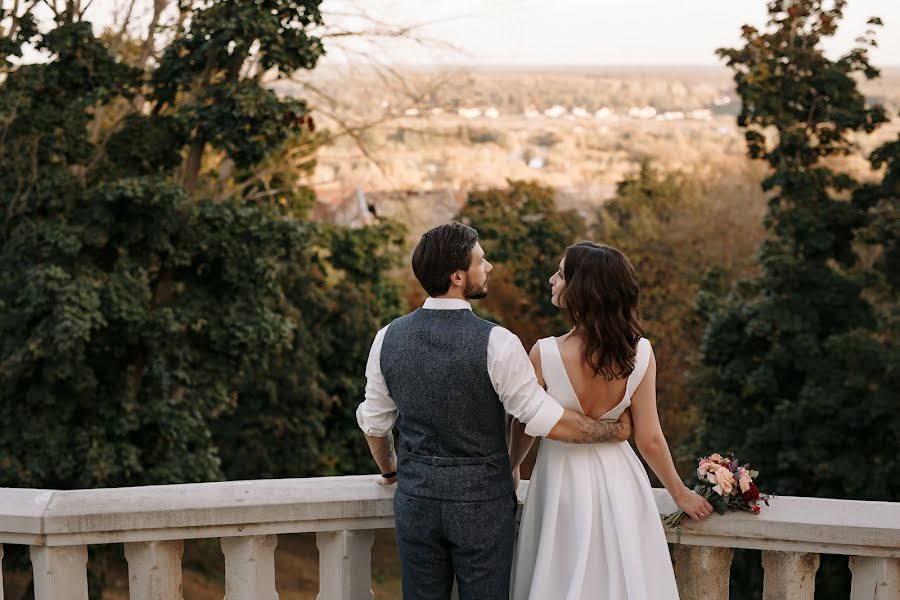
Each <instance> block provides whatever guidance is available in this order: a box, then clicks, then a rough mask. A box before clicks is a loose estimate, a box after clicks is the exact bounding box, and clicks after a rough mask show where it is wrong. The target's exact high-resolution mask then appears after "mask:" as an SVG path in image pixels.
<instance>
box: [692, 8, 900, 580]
mask: <svg viewBox="0 0 900 600" xmlns="http://www.w3.org/2000/svg"><path fill="white" fill-rule="evenodd" d="M845 4H846V3H845V2H844V1H843V0H835V1H834V2H833V3H831V4H830V5H828V6H825V5H823V3H822V2H819V1H816V0H773V1H771V2H769V15H770V19H769V25H768V29H767V30H766V31H764V32H760V31H758V30H756V29H755V28H753V27H749V26H745V27H744V28H743V39H744V45H743V46H742V47H740V48H734V49H723V50H720V51H719V55H720V56H721V57H723V58H725V59H727V61H728V65H729V66H730V67H731V68H732V69H733V70H734V72H735V76H734V78H735V83H736V84H737V91H738V94H739V95H740V96H741V100H742V108H741V112H740V115H739V116H738V124H739V125H740V126H742V127H744V128H745V130H746V140H747V147H748V153H749V155H750V156H751V157H752V158H756V159H760V160H763V161H765V162H766V163H767V164H768V165H769V167H770V169H771V175H770V176H769V177H768V178H767V179H766V181H765V182H764V188H765V189H766V190H767V191H769V192H770V193H771V197H770V202H769V210H768V214H767V216H766V221H765V222H766V226H767V228H768V229H769V231H770V233H771V238H770V239H769V240H767V241H765V242H764V243H763V245H762V247H761V250H760V254H759V260H760V266H761V269H762V274H761V275H760V276H759V277H758V278H756V279H752V280H746V281H742V282H739V283H738V284H736V285H734V286H732V287H731V288H730V289H729V290H728V291H727V292H726V293H724V294H719V295H717V294H715V293H703V294H701V295H700V296H699V298H698V300H699V304H700V306H701V308H702V310H703V311H704V312H705V313H706V315H707V316H708V318H709V326H708V328H707V331H706V333H705V337H704V344H703V365H704V368H703V369H702V370H700V371H699V372H698V373H697V374H696V379H695V383H696V385H695V388H694V389H695V391H696V397H697V398H698V399H699V400H700V403H701V407H702V414H703V415H704V416H705V417H706V419H707V420H706V425H705V427H701V428H700V429H699V431H698V436H697V443H696V446H695V447H696V449H697V450H696V451H697V453H698V454H700V453H705V452H708V451H713V450H729V449H734V450H735V451H736V452H738V453H739V455H740V456H742V457H745V458H747V459H748V460H751V461H752V462H753V463H754V464H755V465H756V466H758V467H759V470H760V471H761V473H762V475H761V477H760V481H761V484H762V487H763V488H764V489H766V488H768V489H769V490H771V491H775V492H778V493H780V494H795V495H803V496H828V497H837V498H857V499H869V500H886V499H895V498H897V497H898V495H900V484H898V482H897V480H896V478H894V477H892V475H891V474H892V473H893V472H894V471H896V469H897V468H898V466H900V465H898V460H897V454H896V452H895V450H894V449H895V448H896V447H897V444H898V439H897V436H898V431H900V420H898V419H900V416H898V414H897V411H896V409H895V407H892V406H891V401H890V400H889V398H890V394H891V392H890V390H891V389H895V386H896V383H897V381H896V373H897V363H896V354H894V355H893V357H892V355H891V352H890V351H889V348H888V346H887V344H886V343H885V341H884V339H883V338H882V337H881V336H880V335H879V334H878V332H877V327H876V315H875V312H874V311H873V307H872V305H871V304H870V302H869V301H868V300H867V297H866V296H865V295H864V291H865V290H864V288H865V285H866V282H867V281H868V280H869V279H870V273H867V272H866V270H865V269H864V268H863V266H862V264H861V263H860V261H859V255H858V252H857V242H858V241H859V239H860V234H861V231H862V229H863V228H864V227H866V226H869V225H870V221H871V219H872V218H873V213H871V212H869V211H867V210H866V209H865V207H864V206H862V205H861V203H860V202H851V201H848V200H847V198H846V197H847V196H848V192H851V191H853V190H855V189H857V188H858V187H859V186H858V184H857V182H856V181H854V180H853V179H852V178H851V177H850V176H849V175H847V174H846V173H841V172H837V171H835V170H834V169H832V168H831V166H830V163H829V162H828V161H827V160H826V159H828V158H830V157H834V156H842V155H846V154H849V153H851V152H852V151H853V150H854V145H853V142H852V136H853V134H854V133H856V132H865V133H868V132H871V131H872V130H873V129H874V128H875V127H877V126H878V124H879V123H881V122H883V121H884V120H885V115H884V112H883V110H882V109H881V108H880V107H877V106H875V107H870V106H867V104H866V102H865V98H864V97H863V96H862V94H861V93H860V92H859V90H858V88H857V79H856V78H855V76H856V75H857V74H858V75H861V76H863V77H866V78H873V77H876V76H877V75H878V72H877V70H876V69H874V68H873V67H872V66H871V65H870V64H869V62H868V57H867V51H866V47H867V45H869V44H871V43H872V42H873V40H872V39H865V40H863V42H864V44H863V45H862V46H860V47H858V48H855V49H853V50H852V51H850V52H849V53H847V54H846V55H844V56H842V57H840V58H838V59H837V60H830V59H828V58H827V57H826V56H825V55H824V53H823V52H822V49H821V42H822V39H823V38H826V37H829V36H831V35H833V34H834V32H835V30H836V28H837V25H838V23H839V21H840V19H841V17H842V16H843V10H844V7H845ZM870 23H871V24H872V25H877V24H878V23H879V22H878V20H877V19H873V20H872V21H870ZM868 37H869V38H871V33H870V34H869V36H868ZM723 419H724V420H725V423H727V425H724V424H723V422H722V421H723ZM848 441H850V443H848ZM860 474H864V475H863V476H860ZM742 564H743V563H742ZM845 570H846V566H845V564H844V566H843V567H838V566H837V565H835V564H832V563H827V562H826V561H823V567H822V569H821V571H820V586H819V588H820V589H821V590H822V591H823V593H824V592H825V591H826V590H827V591H828V596H827V597H832V596H831V595H832V594H834V597H838V596H841V595H843V596H846V593H847V590H846V585H847V584H846V577H845V576H844V573H843V572H844V571H845ZM736 571H738V572H737V573H735V577H733V580H732V583H733V584H734V585H733V587H732V592H733V594H734V596H735V597H738V598H743V597H750V595H749V591H750V590H751V588H750V587H748V586H747V585H746V583H745V582H744V581H743V579H744V575H745V573H742V571H743V568H738V569H736Z"/></svg>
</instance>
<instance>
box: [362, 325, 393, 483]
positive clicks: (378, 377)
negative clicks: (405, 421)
mask: <svg viewBox="0 0 900 600" xmlns="http://www.w3.org/2000/svg"><path fill="white" fill-rule="evenodd" d="M386 331H387V327H385V328H383V329H381V331H379V332H378V333H377V334H376V335H375V341H373V342H372V348H371V350H369V360H368V362H367V363H366V397H365V400H364V401H363V402H362V403H361V404H360V405H359V407H358V408H357V409H356V422H357V423H358V424H359V427H360V429H362V430H363V433H365V434H366V442H368V444H369V451H370V452H371V453H372V458H374V459H375V462H376V463H377V464H378V468H379V469H381V473H382V474H385V473H395V472H396V470H397V456H396V453H395V452H394V436H393V434H392V433H391V430H392V429H393V427H394V423H395V422H396V420H397V415H398V411H397V404H396V403H395V402H394V399H393V398H391V394H390V392H389V391H388V388H387V383H386V382H385V380H384V375H383V374H382V372H381V345H382V343H383V341H384V334H385V332H386ZM395 481H397V477H396V475H394V476H393V477H383V478H382V479H381V480H380V481H379V483H382V484H384V485H389V484H391V483H394V482H395Z"/></svg>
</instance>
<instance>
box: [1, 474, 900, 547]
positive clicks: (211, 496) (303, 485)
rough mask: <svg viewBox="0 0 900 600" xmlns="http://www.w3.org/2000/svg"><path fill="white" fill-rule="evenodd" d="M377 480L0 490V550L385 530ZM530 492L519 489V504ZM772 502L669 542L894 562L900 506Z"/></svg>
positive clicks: (385, 493)
mask: <svg viewBox="0 0 900 600" xmlns="http://www.w3.org/2000/svg"><path fill="white" fill-rule="evenodd" d="M378 479H379V478H378V476H377V475H360V476H349V477H321V478H309V479H270V480H257V481H231V482H212V483H195V484H182V485H163V486H144V487H132V488H112V489H96V490H71V491H53V490H27V489H10V488H0V543H11V544H30V545H52V546H57V545H75V544H97V543H113V542H124V541H146V540H162V539H186V538H202V537H229V536H236V535H267V534H271V533H294V532H301V531H333V530H338V529H348V530H353V529H372V528H378V527H391V526H392V525H393V500H392V498H393V494H394V489H393V488H386V487H383V486H380V485H378V484H377V482H378ZM527 489H528V482H522V485H521V487H520V490H519V494H520V496H521V497H524V495H525V494H526V493H527ZM653 493H654V497H655V500H656V503H657V507H658V509H659V512H660V514H665V513H668V512H672V511H674V510H675V508H676V507H675V504H674V502H672V499H671V498H670V497H669V494H668V493H667V492H666V491H665V490H663V489H654V490H653ZM770 503H771V506H769V507H765V508H764V510H763V512H762V514H760V515H752V514H745V513H732V514H729V515H727V516H726V517H722V516H718V515H714V516H713V517H711V518H709V519H707V520H705V521H703V522H701V523H698V524H694V523H692V522H689V523H688V524H687V525H685V527H684V528H683V529H682V531H681V532H680V533H676V532H674V531H667V536H668V538H669V541H671V542H677V543H682V544H687V545H706V546H722V547H736V548H758V549H772V550H790V551H802V552H830V553H836V554H852V555H861V556H889V557H900V503H891V502H860V501H850V500H833V499H824V498H798V497H790V496H781V497H777V498H773V499H772V500H771V501H770Z"/></svg>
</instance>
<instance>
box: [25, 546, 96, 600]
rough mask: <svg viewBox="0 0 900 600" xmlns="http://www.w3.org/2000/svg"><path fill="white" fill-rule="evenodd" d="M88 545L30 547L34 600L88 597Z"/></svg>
mask: <svg viewBox="0 0 900 600" xmlns="http://www.w3.org/2000/svg"><path fill="white" fill-rule="evenodd" d="M87 556H88V555H87V546H52V547H48V546H32V547H31V564H32V567H33V569H34V599H35V600H88V585H87Z"/></svg>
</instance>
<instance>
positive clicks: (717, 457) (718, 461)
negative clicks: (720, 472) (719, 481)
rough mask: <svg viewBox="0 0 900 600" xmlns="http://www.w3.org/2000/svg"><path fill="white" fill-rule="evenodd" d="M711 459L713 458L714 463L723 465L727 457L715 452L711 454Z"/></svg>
mask: <svg viewBox="0 0 900 600" xmlns="http://www.w3.org/2000/svg"><path fill="white" fill-rule="evenodd" d="M709 460H711V461H713V462H714V463H716V464H719V465H721V464H722V463H723V462H724V461H725V459H724V458H722V455H721V454H719V453H718V452H716V453H715V454H710V456H709Z"/></svg>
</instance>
